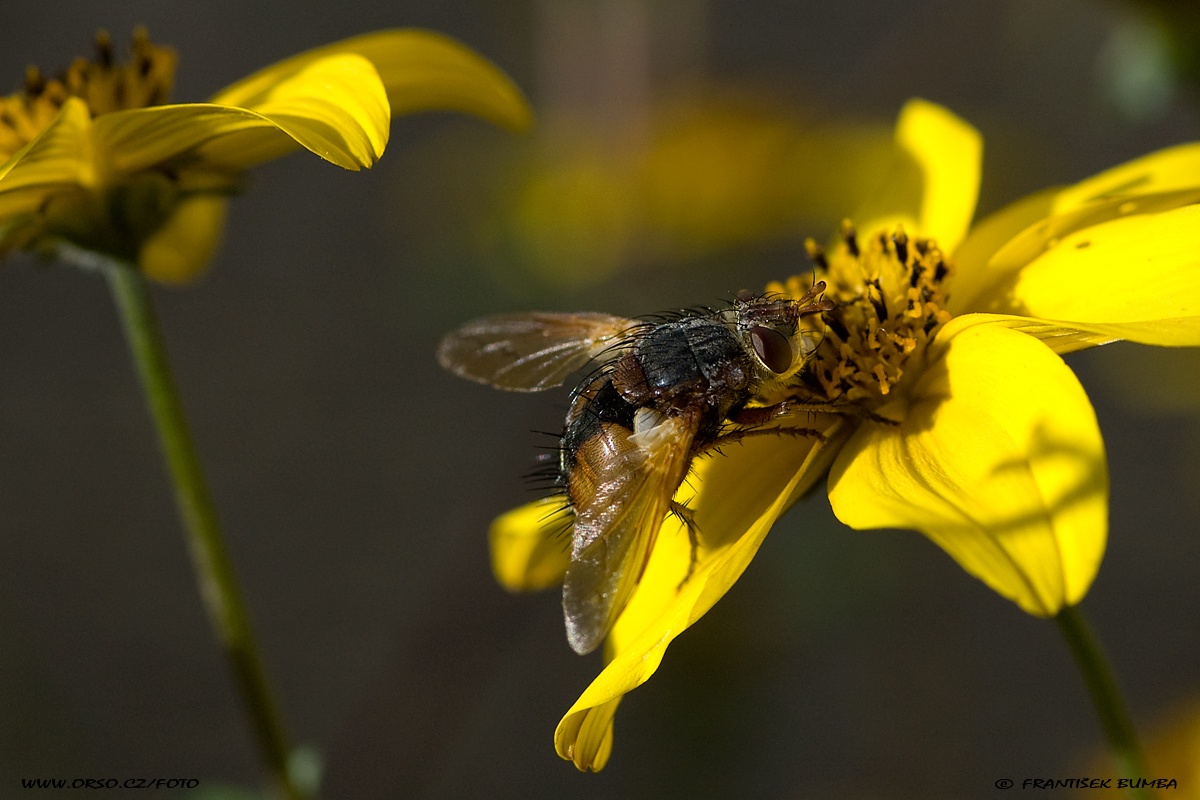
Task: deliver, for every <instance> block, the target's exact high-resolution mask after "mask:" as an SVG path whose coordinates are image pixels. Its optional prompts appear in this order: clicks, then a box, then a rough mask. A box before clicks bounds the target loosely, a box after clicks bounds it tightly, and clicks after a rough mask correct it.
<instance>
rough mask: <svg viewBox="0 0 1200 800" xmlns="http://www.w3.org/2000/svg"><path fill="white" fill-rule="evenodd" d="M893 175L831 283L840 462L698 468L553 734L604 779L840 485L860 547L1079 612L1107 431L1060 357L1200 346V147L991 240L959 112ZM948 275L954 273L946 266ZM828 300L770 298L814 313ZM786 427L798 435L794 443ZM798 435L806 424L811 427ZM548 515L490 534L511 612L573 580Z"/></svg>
mask: <svg viewBox="0 0 1200 800" xmlns="http://www.w3.org/2000/svg"><path fill="white" fill-rule="evenodd" d="M896 141H897V144H898V148H897V154H898V155H897V159H896V163H895V165H894V168H893V169H892V170H891V171H890V173H889V174H888V176H887V181H886V184H885V186H884V187H882V190H881V191H880V192H877V193H876V194H875V195H874V197H873V200H872V202H871V203H870V204H869V205H868V206H866V207H864V208H862V209H860V210H859V212H858V214H857V216H856V218H857V219H858V220H859V221H860V222H862V223H863V224H862V226H861V230H862V231H863V232H864V235H861V236H860V235H859V234H858V233H856V232H855V230H854V229H853V228H852V227H850V226H849V225H848V224H847V225H846V226H845V228H844V230H843V234H842V236H841V238H840V240H839V241H838V242H837V243H835V245H834V246H833V247H831V248H830V249H829V251H828V253H826V252H825V251H824V250H822V249H821V248H819V247H817V246H815V245H813V244H811V243H810V253H811V254H812V256H813V261H814V264H815V266H816V272H817V275H816V277H817V278H823V279H824V280H825V281H826V282H827V283H828V285H829V290H828V291H827V292H826V297H827V298H830V299H832V300H834V301H835V302H837V303H838V307H837V308H836V309H835V310H834V311H832V312H829V313H828V314H826V318H827V322H828V331H827V335H826V337H825V339H824V341H823V343H822V344H821V346H820V347H819V348H818V350H817V352H816V353H815V355H814V357H813V360H812V362H811V364H810V365H809V367H808V368H807V369H806V370H805V372H804V373H803V375H804V378H805V381H804V385H803V386H802V387H801V388H800V389H799V391H798V394H799V395H801V396H802V398H803V399H804V401H806V402H807V403H808V406H807V407H804V406H801V407H800V408H798V409H797V410H796V411H795V412H794V413H795V414H797V415H799V416H800V419H802V420H803V423H799V424H802V425H803V426H804V427H809V428H817V429H819V430H820V431H822V432H823V438H822V439H820V440H816V439H808V440H804V439H797V438H795V437H785V436H780V437H772V436H762V437H754V438H750V439H746V440H744V441H742V442H739V443H738V445H737V446H734V447H729V448H726V449H725V451H724V455H723V456H720V457H702V458H698V459H697V460H696V461H695V463H694V468H693V472H692V474H691V475H689V477H688V480H687V481H686V482H685V484H684V486H683V487H682V488H681V489H680V491H679V492H678V493H677V495H676V498H675V499H676V501H678V502H680V503H683V504H685V505H687V506H688V507H689V508H690V509H691V510H692V512H693V515H694V519H695V522H696V525H697V528H698V530H699V534H700V540H701V542H700V544H701V547H700V552H699V560H698V562H697V563H696V564H695V565H694V570H693V571H692V572H691V577H690V578H689V579H688V580H687V581H686V582H685V583H683V584H682V585H680V579H681V576H683V575H686V574H688V569H689V566H690V563H691V562H690V550H689V544H688V535H687V531H686V530H685V528H684V527H683V524H682V523H681V522H680V521H678V520H676V519H674V518H668V519H667V520H666V521H665V522H664V523H663V529H662V531H661V533H660V535H659V536H658V538H657V540H656V544H655V548H654V550H653V552H652V554H651V556H650V559H649V562H648V564H647V566H646V569H645V572H644V574H643V577H642V580H641V582H640V584H639V585H638V587H637V589H636V591H635V592H634V594H633V597H632V599H631V600H630V602H629V604H628V606H627V607H626V608H625V610H624V612H623V613H622V615H621V616H620V618H619V619H618V620H617V622H616V624H615V626H614V627H613V629H612V632H611V634H610V636H609V637H608V640H607V642H606V647H605V658H606V661H607V665H606V667H605V668H604V670H603V671H602V672H601V674H600V675H599V676H598V677H597V678H596V680H595V681H593V683H592V684H591V686H589V687H588V689H587V690H586V691H585V692H584V693H583V695H582V696H581V697H580V698H579V700H578V701H577V702H576V703H575V704H574V705H573V706H572V707H571V709H570V710H569V711H568V712H567V714H566V716H565V717H564V718H563V720H562V721H561V722H560V723H559V726H558V729H557V731H556V734H555V744H556V747H557V750H558V753H559V755H560V756H562V757H563V758H565V759H569V760H571V761H573V762H574V763H575V765H576V766H577V767H578V768H579V769H581V770H588V769H590V770H598V769H601V768H602V767H603V766H604V764H605V763H606V762H607V760H608V757H609V754H610V752H611V748H612V736H613V732H612V731H613V728H612V721H613V715H614V713H615V711H616V708H617V705H618V704H619V703H620V701H621V698H622V697H623V696H624V695H625V694H626V693H627V692H629V691H631V690H632V689H634V688H635V687H637V686H638V685H640V684H641V683H642V682H644V681H645V680H646V679H647V678H649V676H650V675H651V674H653V673H654V671H655V670H656V669H657V667H658V664H659V662H660V661H661V660H662V657H663V654H664V652H665V650H666V647H667V645H669V644H670V642H671V641H672V640H673V639H674V638H675V637H676V636H678V635H679V634H680V633H682V632H683V631H684V630H685V629H686V628H687V627H688V626H690V625H691V624H692V623H693V622H695V621H696V620H697V619H699V618H700V617H701V616H702V615H703V614H704V613H706V612H707V611H708V609H709V608H711V607H712V605H713V604H714V603H715V602H716V601H717V600H719V599H720V598H721V597H722V596H723V595H724V594H725V592H726V591H728V590H729V588H730V587H731V586H732V585H733V583H734V582H735V581H736V580H737V579H738V577H739V576H740V575H741V573H742V571H743V570H744V569H745V567H746V566H747V564H748V563H749V562H750V560H751V558H752V557H753V556H754V553H755V552H756V551H757V549H758V547H759V545H760V544H761V542H762V540H763V538H764V537H765V536H766V533H767V531H768V530H770V528H771V526H772V525H773V524H774V522H775V520H776V519H777V518H778V517H779V515H780V514H782V513H783V512H784V511H785V510H786V509H787V508H788V507H790V506H791V505H792V504H793V503H794V502H795V501H796V500H797V499H798V498H799V497H800V496H801V495H803V494H804V493H805V492H807V491H808V490H809V489H810V488H812V487H813V486H814V485H815V484H816V482H817V481H818V480H819V479H820V478H821V477H822V476H824V475H825V474H828V475H829V480H828V484H829V498H830V502H831V504H832V506H833V510H834V513H835V514H836V515H837V516H838V518H839V519H841V520H842V521H843V522H844V523H846V524H847V525H849V526H850V527H853V528H856V529H869V528H907V529H915V530H919V531H921V532H922V533H924V534H926V535H927V536H929V537H930V538H931V539H932V540H933V541H934V542H935V543H936V544H937V545H938V546H940V547H942V548H943V549H944V550H945V551H946V552H947V553H949V554H950V556H951V557H953V558H954V559H955V560H956V561H957V562H958V563H959V564H960V565H961V566H962V567H963V568H964V569H965V570H967V572H969V573H970V574H972V575H975V576H976V577H978V578H979V579H981V580H982V581H984V582H985V583H986V584H987V585H988V586H990V587H991V588H992V589H993V590H995V591H996V592H998V593H999V594H1001V595H1003V596H1004V597H1007V598H1009V599H1011V600H1013V601H1014V602H1015V603H1017V604H1018V605H1019V606H1020V607H1021V608H1022V609H1024V610H1025V611H1027V612H1029V613H1031V614H1034V615H1038V616H1052V615H1054V614H1056V613H1058V612H1059V611H1060V610H1061V609H1062V608H1063V607H1064V606H1068V605H1072V604H1075V603H1077V602H1079V600H1080V599H1082V597H1083V596H1084V594H1085V593H1086V592H1087V590H1088V588H1089V586H1090V585H1091V583H1092V580H1093V578H1094V577H1095V575H1096V571H1097V569H1098V567H1099V564H1100V561H1101V558H1102V556H1103V553H1104V546H1105V540H1106V535H1107V501H1108V473H1107V466H1106V461H1105V455H1104V446H1103V441H1102V439H1101V436H1100V430H1099V427H1098V425H1097V423H1096V417H1095V414H1094V412H1093V410H1092V407H1091V404H1090V402H1089V400H1088V398H1087V395H1086V394H1085V392H1084V390H1083V388H1082V386H1081V385H1080V384H1079V382H1078V380H1077V379H1076V378H1075V375H1074V374H1073V373H1072V372H1071V370H1070V369H1069V368H1068V367H1067V366H1066V364H1065V363H1064V362H1063V360H1062V358H1061V355H1062V354H1065V353H1069V352H1072V351H1074V350H1078V349H1082V348H1085V347H1090V346H1093V345H1098V344H1104V343H1107V342H1111V341H1115V340H1118V339H1128V340H1131V341H1135V342H1141V343H1145V344H1155V345H1165V346H1197V345H1200V269H1198V268H1197V267H1198V262H1200V255H1197V253H1196V250H1195V247H1194V242H1193V238H1194V231H1195V230H1197V226H1200V205H1197V203H1198V202H1200V144H1190V145H1184V146H1180V147H1176V148H1172V149H1170V150H1166V151H1162V152H1159V153H1155V154H1153V155H1150V156H1146V157H1144V158H1141V159H1139V160H1136V161H1134V162H1131V163H1129V164H1125V165H1123V166H1120V167H1117V168H1115V169H1113V170H1110V171H1108V172H1105V173H1102V174H1100V175H1098V176H1096V177H1093V178H1091V179H1089V180H1086V181H1083V182H1082V183H1080V184H1077V185H1075V186H1072V187H1069V188H1066V189H1062V190H1047V191H1044V192H1042V193H1039V194H1036V195H1033V196H1032V197H1029V198H1026V199H1024V200H1021V201H1018V202H1017V203H1015V204H1013V205H1012V206H1010V207H1008V208H1006V209H1003V210H1002V211H1000V212H998V213H997V214H995V215H993V216H991V217H989V218H987V219H985V220H983V221H982V222H980V223H979V224H977V225H976V226H975V227H974V228H970V230H969V231H968V228H969V227H970V221H971V218H972V216H973V214H974V209H975V202H976V196H977V193H978V187H979V175H980V162H981V157H982V142H981V139H980V137H979V134H978V133H977V132H976V131H975V130H974V129H973V128H971V127H970V126H969V125H967V124H966V123H965V122H963V121H962V120H960V119H958V118H957V117H955V116H954V115H952V114H951V113H950V112H948V111H946V110H945V109H943V108H940V107H938V106H935V105H933V104H931V103H927V102H924V101H912V102H910V103H909V104H908V105H907V106H906V107H905V109H904V110H903V112H902V113H901V115H900V119H899V121H898V123H897V128H896ZM951 254H952V255H951ZM809 285H811V282H810V281H801V280H800V279H792V280H790V281H788V282H787V283H786V284H777V285H774V286H771V287H768V288H769V290H770V291H776V292H783V293H790V294H794V295H799V294H801V293H802V292H803V290H804V289H806V288H807V287H808V286H809ZM783 424H787V423H786V422H785V423H783ZM791 424H793V425H796V424H798V423H797V422H796V421H795V419H793V421H792V422H791ZM545 511H546V506H545V504H533V505H530V506H526V507H523V508H520V509H517V510H515V511H513V512H510V513H509V514H507V515H504V516H502V517H500V518H499V519H498V520H497V521H496V523H495V524H494V525H493V529H492V548H493V563H494V566H495V571H496V574H497V576H498V577H499V578H500V580H501V581H502V582H503V583H504V584H505V585H506V586H508V587H509V588H513V589H519V588H539V587H541V586H545V585H548V584H550V583H552V582H553V581H554V580H558V579H561V575H562V573H561V569H562V568H563V567H565V560H564V556H563V555H562V554H561V552H556V551H554V550H553V549H551V548H547V547H539V546H538V545H537V543H538V542H539V541H541V540H542V538H543V537H544V536H545V535H546V534H547V533H549V532H551V526H553V525H558V523H557V522H551V523H547V522H546V514H545Z"/></svg>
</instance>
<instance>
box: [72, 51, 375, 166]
mask: <svg viewBox="0 0 1200 800" xmlns="http://www.w3.org/2000/svg"><path fill="white" fill-rule="evenodd" d="M388 123H389V118H388V106H387V99H386V96H385V95H384V90H383V84H382V83H381V82H380V80H379V76H378V74H377V73H376V72H375V68H374V67H373V66H371V63H370V62H369V61H367V60H366V59H364V58H362V57H361V56H355V55H341V56H331V57H329V58H324V59H321V60H319V61H314V62H311V63H309V64H308V65H307V66H306V67H305V68H304V69H302V70H300V71H298V72H295V73H294V74H292V75H291V77H289V78H288V80H286V81H283V82H281V83H279V84H277V85H275V87H274V89H273V91H272V92H270V93H269V94H268V95H267V96H266V97H265V98H263V99H262V102H260V103H259V104H257V105H256V106H255V107H254V108H253V109H247V108H238V107H234V106H228V105H211V104H207V103H191V104H186V105H172V106H155V107H152V108H143V109H137V110H133V111H119V112H114V113H112V114H105V115H103V116H101V117H97V118H96V121H95V123H94V130H95V139H96V142H97V146H98V147H103V149H104V152H105V153H107V155H108V158H109V161H110V163H111V168H112V169H113V170H115V171H119V172H125V173H128V172H134V171H136V170H139V169H145V168H147V167H150V166H153V165H156V164H161V163H163V162H166V161H169V160H171V159H173V158H175V157H177V156H181V155H184V154H187V153H189V152H191V151H193V150H195V151H198V152H199V154H200V157H201V158H202V160H203V161H204V162H207V163H208V165H209V166H210V167H214V168H224V169H227V170H229V171H234V172H236V171H240V170H242V169H244V168H246V167H249V166H252V165H254V164H256V163H259V162H260V161H264V160H267V159H270V158H274V157H277V156H280V155H283V154H284V153H287V152H289V151H291V150H294V149H295V147H296V145H297V144H299V145H301V146H303V147H306V148H308V149H309V150H311V151H312V152H314V153H316V154H317V155H319V156H321V157H322V158H324V159H326V160H327V161H331V162H332V163H334V164H337V165H338V166H340V167H344V168H346V169H351V170H357V169H360V168H361V167H369V166H371V165H372V164H374V163H375V162H376V161H377V160H378V159H379V156H380V155H382V153H383V148H384V147H385V146H386V145H387V139H388V133H389V127H388Z"/></svg>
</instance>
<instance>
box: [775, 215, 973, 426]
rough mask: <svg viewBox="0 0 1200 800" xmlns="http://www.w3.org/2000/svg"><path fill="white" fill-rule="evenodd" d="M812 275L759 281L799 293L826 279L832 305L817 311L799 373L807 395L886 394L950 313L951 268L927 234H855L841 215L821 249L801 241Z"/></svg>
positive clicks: (836, 398) (849, 399)
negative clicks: (814, 333)
mask: <svg viewBox="0 0 1200 800" xmlns="http://www.w3.org/2000/svg"><path fill="white" fill-rule="evenodd" d="M805 247H806V249H807V250H808V255H809V259H810V261H811V262H812V264H813V270H814V273H815V278H810V277H809V276H804V277H793V278H789V279H788V280H787V281H786V282H784V283H775V284H772V285H770V286H768V287H767V291H768V292H778V293H781V294H785V295H790V296H793V297H799V296H801V295H802V294H803V293H804V292H805V290H806V289H807V288H808V287H809V286H811V285H812V280H820V279H824V280H825V282H826V283H827V284H828V287H829V288H828V289H827V291H826V293H825V297H826V298H827V299H829V300H832V301H833V302H834V303H835V304H836V307H835V308H834V309H833V310H832V311H827V312H825V314H824V321H825V324H826V331H825V336H824V338H823V340H822V341H821V343H820V344H819V345H818V346H817V348H816V350H815V352H814V353H813V357H812V360H811V361H810V362H809V364H808V367H807V368H806V369H805V371H804V372H803V373H802V380H803V381H804V383H805V387H806V389H807V390H808V391H810V392H811V393H812V395H813V400H814V402H818V403H828V404H831V405H844V404H854V405H858V406H860V407H863V408H865V409H866V410H870V409H871V408H873V407H875V406H878V405H881V404H882V403H883V402H884V401H885V400H886V399H888V398H889V396H891V395H892V394H893V393H894V391H895V390H896V387H897V386H898V385H900V383H901V380H902V379H903V377H904V370H905V367H906V366H907V364H908V362H909V360H910V359H911V358H912V357H913V356H914V355H916V354H918V353H919V352H921V351H922V350H923V349H924V348H925V346H926V344H927V343H928V342H929V340H930V339H932V338H933V336H934V334H936V332H937V330H938V329H939V328H940V327H941V326H942V325H944V324H945V323H946V322H947V321H949V319H950V313H949V312H947V311H946V310H945V305H946V301H947V299H948V297H949V295H948V293H947V284H948V283H949V279H950V277H951V275H952V272H953V270H952V267H951V265H950V263H949V262H948V261H947V260H946V259H945V257H944V256H943V254H942V252H941V250H939V249H938V246H937V243H936V242H934V241H933V240H931V239H920V238H914V239H909V237H908V235H907V234H906V233H905V231H904V230H903V228H901V227H899V226H897V227H896V228H895V229H892V230H881V231H876V232H873V233H872V234H871V235H870V236H867V237H865V238H863V237H860V236H859V235H858V232H857V231H856V230H855V228H854V226H853V225H851V224H850V223H849V222H845V223H843V225H842V235H841V241H840V242H838V244H837V245H836V246H835V247H834V248H832V249H831V250H830V251H829V252H826V251H825V250H823V249H822V248H821V247H819V246H818V245H817V244H816V243H815V242H814V241H812V240H811V239H810V240H808V241H807V242H806V243H805Z"/></svg>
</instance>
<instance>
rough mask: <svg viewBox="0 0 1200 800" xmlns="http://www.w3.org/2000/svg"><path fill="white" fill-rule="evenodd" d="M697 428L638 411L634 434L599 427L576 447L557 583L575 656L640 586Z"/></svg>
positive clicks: (691, 422) (688, 419) (690, 420)
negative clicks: (565, 556) (568, 538)
mask: <svg viewBox="0 0 1200 800" xmlns="http://www.w3.org/2000/svg"><path fill="white" fill-rule="evenodd" d="M697 427H698V417H697V416H689V415H682V416H678V417H667V416H663V415H660V414H658V413H657V412H655V411H652V410H650V409H641V410H639V411H638V413H637V417H636V418H635V421H634V429H635V430H634V431H630V430H629V429H627V428H624V427H621V426H620V425H615V424H611V423H606V424H604V425H601V426H600V431H599V432H598V433H597V434H595V435H593V436H592V437H591V438H589V439H588V440H587V441H586V442H585V443H584V445H583V446H582V447H580V449H579V455H578V460H577V463H576V467H575V469H573V470H572V472H571V478H570V485H569V487H568V489H569V491H570V494H571V498H572V501H573V503H574V510H575V527H574V530H573V531H572V537H573V548H572V552H571V563H570V565H569V566H568V567H567V574H566V578H565V581H564V583H563V616H564V619H565V620H566V624H567V641H568V642H570V644H571V648H572V649H573V650H575V652H577V653H579V654H581V655H582V654H584V653H590V652H591V651H592V650H594V649H596V647H597V645H599V644H600V642H601V641H603V639H604V637H605V636H607V635H608V632H609V630H610V629H611V628H612V626H613V623H614V622H616V620H617V617H618V616H620V614H621V611H622V610H623V609H624V608H625V605H626V604H627V603H628V602H629V598H630V596H631V595H632V594H633V590H634V588H635V587H636V586H637V584H638V581H640V580H641V577H642V572H643V571H644V570H645V568H646V562H647V560H648V559H649V557H650V551H651V549H652V548H653V547H654V542H655V540H656V539H657V537H658V531H659V528H660V527H662V523H663V518H664V517H666V515H667V511H668V510H669V508H670V503H671V498H672V497H673V496H674V495H675V490H676V489H678V488H679V485H680V484H681V483H683V479H684V478H685V477H686V476H687V469H688V464H689V463H690V458H689V453H690V450H691V447H692V440H693V438H694V437H695V435H696V430H697ZM681 577H682V576H681Z"/></svg>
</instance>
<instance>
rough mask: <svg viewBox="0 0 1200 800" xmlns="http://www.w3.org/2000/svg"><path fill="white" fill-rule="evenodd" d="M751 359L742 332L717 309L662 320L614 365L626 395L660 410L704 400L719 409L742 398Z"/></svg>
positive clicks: (614, 375)
mask: <svg viewBox="0 0 1200 800" xmlns="http://www.w3.org/2000/svg"><path fill="white" fill-rule="evenodd" d="M751 370H752V365H751V364H750V363H749V358H748V356H747V355H746V352H745V348H744V347H742V345H741V344H740V342H739V341H738V337H737V335H736V333H735V331H734V330H733V329H731V328H730V327H729V326H728V325H727V324H725V322H724V321H723V320H722V319H721V318H720V317H719V316H714V315H698V316H685V317H681V318H680V319H678V320H672V321H669V322H662V323H659V324H657V325H655V326H653V328H651V329H650V330H649V331H648V332H647V333H646V334H645V335H643V336H642V337H641V338H639V339H638V341H637V343H636V345H635V346H634V347H633V348H632V349H631V350H630V351H629V352H628V353H627V354H626V355H625V356H624V357H623V358H621V359H620V360H619V361H618V362H617V363H616V365H615V366H614V367H613V372H612V380H613V384H614V385H615V386H616V388H617V390H618V391H619V392H620V394H621V396H622V397H624V398H625V399H626V400H627V401H629V402H630V403H632V404H633V405H635V406H638V407H639V408H640V407H653V408H657V409H659V410H665V409H669V408H676V409H678V408H684V407H688V408H690V407H695V406H704V407H711V408H713V409H715V410H716V411H717V413H722V414H723V413H724V411H725V410H726V409H727V408H728V407H730V406H731V405H733V404H735V403H737V402H739V401H740V400H741V399H742V398H743V397H744V396H745V393H746V388H747V386H748V385H749V383H750V381H751V377H752V376H751Z"/></svg>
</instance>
